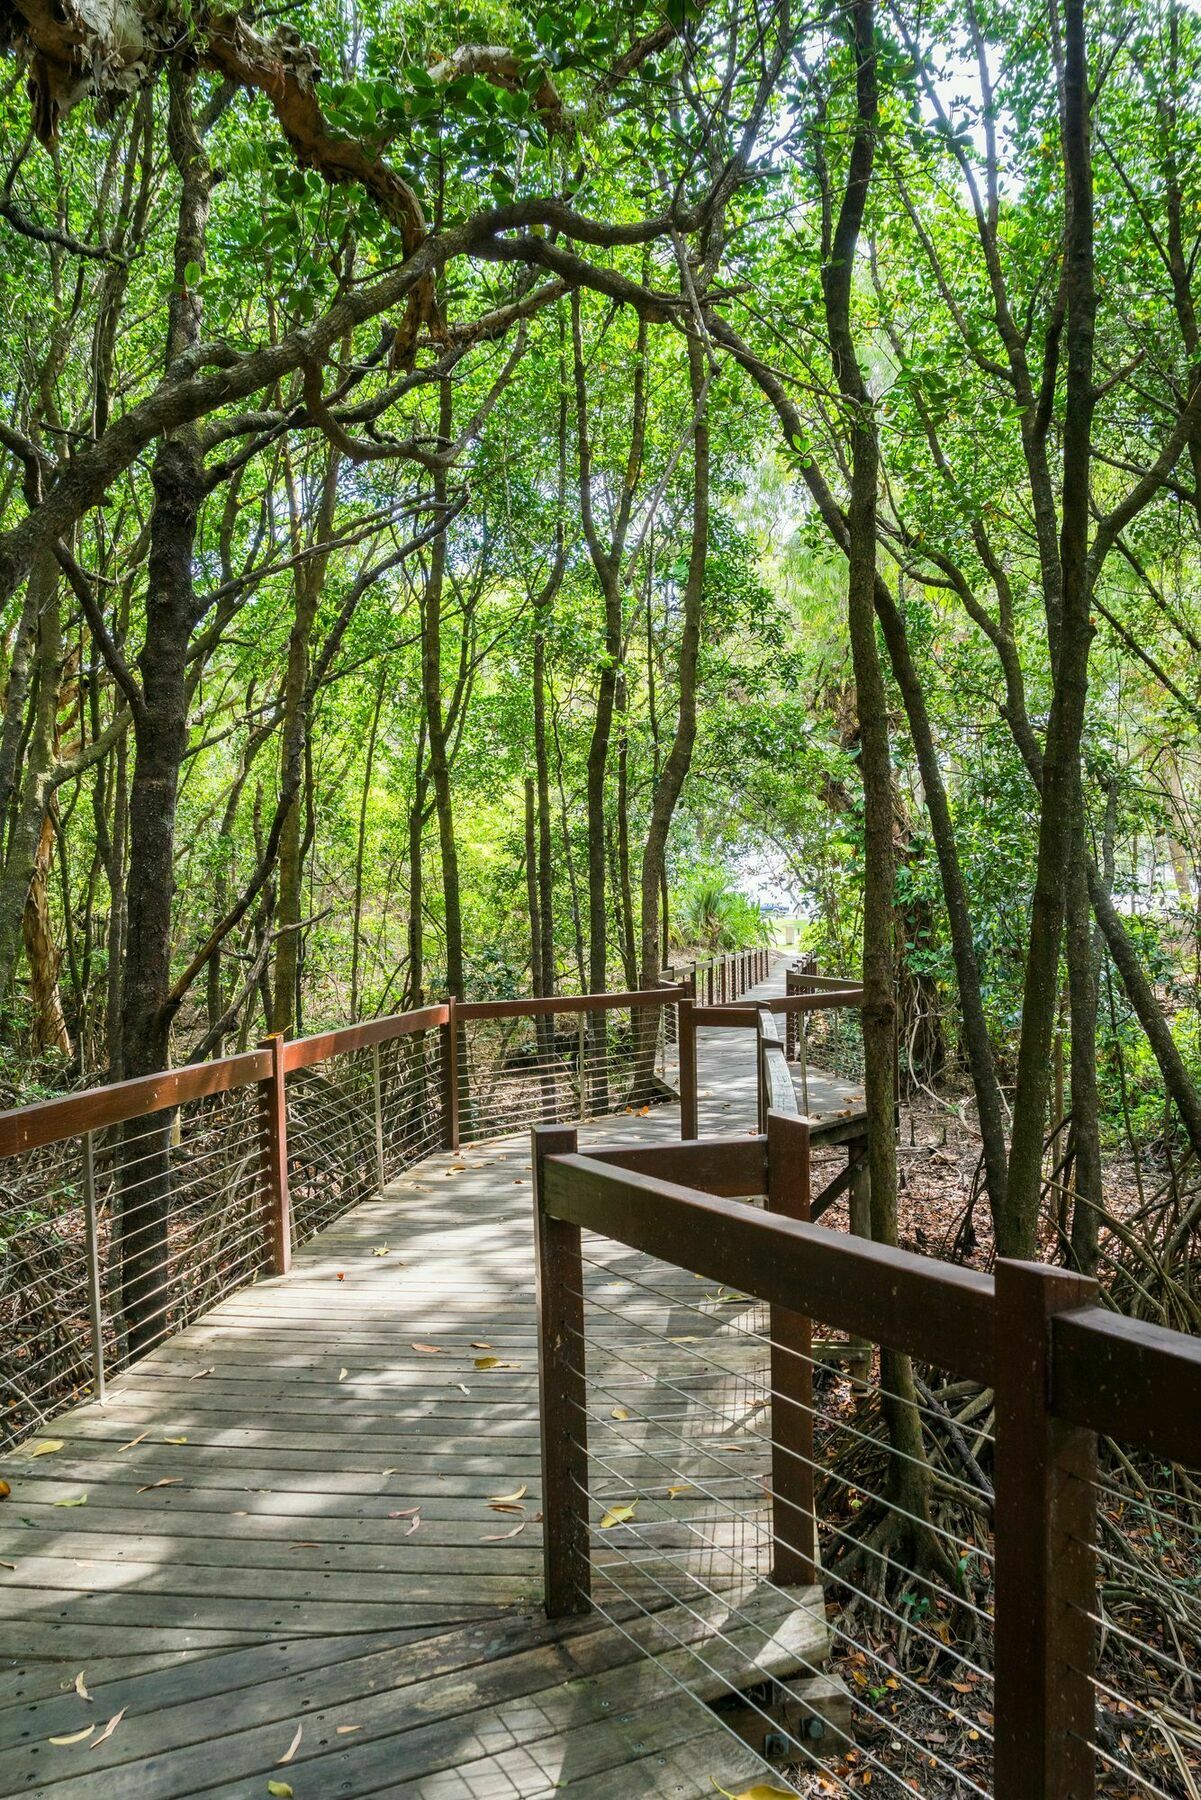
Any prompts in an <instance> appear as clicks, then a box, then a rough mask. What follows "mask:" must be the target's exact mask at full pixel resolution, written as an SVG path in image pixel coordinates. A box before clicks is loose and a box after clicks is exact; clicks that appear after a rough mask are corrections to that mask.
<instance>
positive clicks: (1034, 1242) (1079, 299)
mask: <svg viewBox="0 0 1201 1800" xmlns="http://www.w3.org/2000/svg"><path fill="white" fill-rule="evenodd" d="M1062 113H1063V141H1064V170H1065V176H1066V180H1067V189H1068V215H1067V231H1066V245H1065V265H1064V289H1065V296H1066V303H1067V318H1066V325H1065V333H1066V345H1067V351H1066V395H1065V406H1064V428H1063V488H1062V502H1061V509H1060V510H1061V524H1060V534H1059V558H1060V564H1061V569H1062V588H1061V599H1060V605H1059V616H1058V618H1055V617H1054V616H1052V615H1051V614H1049V616H1048V624H1049V626H1050V627H1051V629H1052V633H1053V638H1054V640H1055V641H1056V643H1057V648H1056V652H1055V656H1054V687H1053V691H1052V697H1051V707H1050V712H1049V715H1048V720H1047V736H1046V743H1045V746H1044V749H1043V780H1042V809H1041V813H1040V817H1039V837H1038V864H1037V870H1036V875H1035V884H1034V899H1033V904H1032V907H1031V920H1030V948H1029V953H1028V956H1027V960H1026V977H1025V984H1024V989H1023V996H1022V1031H1021V1039H1020V1042H1019V1046H1018V1059H1017V1091H1016V1094H1015V1096H1014V1109H1013V1134H1012V1139H1011V1143H1010V1151H1009V1206H1008V1208H1007V1214H1006V1217H1007V1226H1008V1229H1007V1231H1006V1234H1005V1240H1004V1241H1001V1240H1000V1239H999V1240H998V1244H997V1248H998V1250H999V1252H1000V1253H1001V1255H1002V1256H1019V1257H1032V1256H1034V1255H1036V1253H1037V1248H1038V1209H1039V1199H1040V1194H1041V1188H1042V1147H1043V1124H1044V1120H1045V1118H1046V1110H1047V1092H1048V1083H1049V1081H1050V1067H1051V1036H1052V1032H1053V1030H1054V1025H1055V1005H1056V996H1057V992H1058V970H1059V952H1060V939H1061V935H1062V927H1063V917H1064V904H1065V885H1066V886H1067V887H1068V888H1069V890H1070V881H1071V879H1072V878H1071V877H1070V876H1069V877H1068V880H1067V883H1066V884H1065V871H1066V870H1068V869H1069V865H1070V862H1071V858H1072V855H1073V852H1074V851H1075V850H1077V849H1078V848H1079V847H1080V846H1081V845H1082V836H1081V837H1080V838H1079V839H1078V838H1077V837H1076V821H1077V819H1078V818H1079V817H1081V816H1082V805H1083V801H1082V797H1081V788H1080V750H1081V738H1082V735H1083V730H1084V709H1085V701H1086V697H1087V692H1088V656H1089V646H1090V644H1091V642H1092V636H1093V628H1092V623H1091V620H1090V617H1089V611H1090V606H1089V602H1090V580H1089V568H1088V552H1089V525H1090V517H1091V515H1090V507H1089V502H1090V486H1089V470H1090V460H1089V459H1090V451H1091V434H1092V418H1093V412H1094V409H1095V404H1096V393H1095V388H1094V384H1093V337H1094V329H1095V320H1096V304H1097V302H1096V290H1095V285H1094V275H1093V204H1092V155H1091V146H1090V98H1089V92H1088V60H1087V48H1086V38H1085V22H1084V4H1083V0H1065V4H1064V70H1063V102H1062Z"/></svg>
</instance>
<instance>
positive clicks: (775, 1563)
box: [767, 1112, 817, 1587]
mask: <svg viewBox="0 0 1201 1800" xmlns="http://www.w3.org/2000/svg"><path fill="white" fill-rule="evenodd" d="M767 1210H768V1211H769V1212H773V1213H779V1214H780V1215H781V1216H782V1217H784V1218H786V1219H808V1217H809V1127H808V1125H807V1124H806V1122H805V1121H804V1119H792V1118H789V1117H788V1116H787V1114H785V1113H777V1112H769V1113H768V1115H767ZM768 1334H769V1336H770V1338H771V1391H772V1402H771V1408H772V1411H771V1457H772V1468H771V1491H772V1523H771V1529H772V1580H773V1581H775V1582H776V1583H777V1584H778V1585H779V1586H781V1587H789V1586H793V1585H798V1584H800V1585H804V1586H808V1585H810V1584H811V1583H813V1582H815V1581H816V1580H817V1520H816V1516H815V1512H814V1484H813V1460H814V1459H813V1323H812V1320H810V1319H807V1318H805V1317H804V1316H803V1315H802V1314H801V1313H794V1312H789V1311H788V1310H787V1309H786V1308H785V1307H782V1306H773V1307H772V1308H771V1310H770V1324H769V1326H768Z"/></svg>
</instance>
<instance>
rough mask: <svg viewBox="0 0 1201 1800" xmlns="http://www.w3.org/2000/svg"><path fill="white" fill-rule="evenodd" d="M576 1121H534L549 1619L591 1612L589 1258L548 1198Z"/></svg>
mask: <svg viewBox="0 0 1201 1800" xmlns="http://www.w3.org/2000/svg"><path fill="white" fill-rule="evenodd" d="M578 1141H579V1140H578V1137H577V1134H576V1132H575V1131H574V1130H573V1129H572V1128H571V1127H570V1126H563V1125H535V1126H534V1128H533V1132H532V1148H533V1172H534V1254H535V1297H536V1304H537V1311H538V1407H539V1422H540V1433H541V1437H540V1442H541V1453H542V1566H543V1576H544V1581H545V1590H546V1612H547V1616H548V1618H552V1619H562V1618H566V1617H569V1616H570V1615H572V1614H574V1613H585V1612H587V1611H588V1605H589V1595H590V1594H591V1591H592V1586H591V1582H592V1571H591V1562H590V1557H589V1550H588V1412H587V1404H588V1394H587V1387H586V1383H585V1379H584V1265H583V1261H582V1258H581V1255H580V1228H579V1226H578V1225H568V1224H566V1223H565V1222H564V1221H563V1220H562V1219H554V1218H551V1217H550V1216H549V1215H548V1214H547V1212H546V1208H545V1205H544V1196H543V1176H544V1168H545V1163H546V1158H547V1157H548V1156H572V1155H574V1154H575V1151H576V1147H577V1144H578Z"/></svg>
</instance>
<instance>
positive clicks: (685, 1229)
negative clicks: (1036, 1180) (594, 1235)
mask: <svg viewBox="0 0 1201 1800" xmlns="http://www.w3.org/2000/svg"><path fill="white" fill-rule="evenodd" d="M540 1192H541V1200H542V1205H543V1206H544V1207H545V1209H546V1210H547V1212H548V1213H549V1214H550V1215H551V1217H553V1218H556V1219H561V1220H563V1221H564V1222H565V1223H567V1224H571V1225H577V1226H582V1227H583V1228H584V1229H586V1230H588V1231H595V1232H600V1233H603V1234H604V1235H605V1236H607V1237H611V1238H616V1239H617V1240H618V1241H619V1242H621V1243H623V1244H628V1245H629V1247H630V1248H631V1249H633V1250H641V1251H642V1252H643V1253H644V1254H645V1255H647V1256H654V1257H658V1258H660V1259H661V1260H662V1261H664V1262H669V1263H674V1264H675V1265H676V1266H677V1267H678V1268H684V1269H689V1270H691V1271H692V1273H693V1274H696V1275H700V1276H703V1277H704V1278H705V1279H706V1280H709V1281H720V1282H722V1283H724V1284H725V1285H726V1286H727V1287H732V1288H737V1289H738V1290H739V1291H740V1292H741V1293H744V1294H753V1295H754V1296H755V1298H756V1299H759V1300H768V1301H774V1302H775V1303H777V1304H778V1305H781V1306H787V1307H791V1308H793V1309H794V1310H795V1311H798V1312H804V1313H807V1314H809V1315H810V1316H812V1317H814V1318H818V1319H823V1320H825V1321H826V1322H827V1323H828V1324H830V1325H832V1326H834V1327H835V1328H836V1329H838V1330H843V1331H849V1332H851V1334H852V1335H853V1336H856V1337H866V1336H869V1335H870V1336H871V1337H872V1339H873V1341H875V1342H879V1343H885V1344H888V1345H890V1346H891V1347H892V1348H893V1349H896V1350H903V1351H907V1352H908V1353H909V1355H911V1356H917V1357H920V1358H921V1359H922V1360H923V1361H925V1362H931V1363H934V1364H936V1365H937V1366H939V1367H941V1368H946V1369H950V1370H952V1371H953V1372H954V1373H955V1374H957V1375H961V1376H967V1377H968V1378H969V1379H971V1380H973V1381H982V1382H985V1383H988V1384H991V1383H992V1381H993V1379H994V1375H995V1349H994V1341H993V1281H992V1277H991V1276H988V1275H981V1274H978V1273H977V1272H976V1271H975V1270H972V1269H963V1268H960V1267H959V1266H958V1264H955V1263H940V1262H936V1261H935V1259H934V1258H933V1257H929V1256H917V1255H915V1254H914V1253H913V1252H912V1251H909V1250H894V1249H893V1248H892V1247H891V1246H890V1245H887V1244H876V1243H872V1242H871V1240H870V1239H866V1238H851V1237H843V1236H842V1235H841V1234H839V1233H836V1232H832V1231H829V1230H827V1229H826V1228H825V1227H824V1226H821V1225H807V1224H804V1223H801V1222H799V1221H797V1220H794V1219H786V1218H777V1217H775V1216H774V1215H772V1214H769V1213H762V1212H759V1211H757V1210H756V1209H755V1208H754V1207H749V1206H743V1205H741V1204H740V1203H739V1202H738V1201H737V1200H730V1199H724V1198H721V1197H720V1196H716V1195H712V1194H703V1193H700V1192H698V1191H697V1190H696V1189H694V1188H689V1187H684V1186H681V1185H680V1184H679V1183H677V1182H671V1181H664V1180H662V1179H660V1178H659V1177H657V1176H654V1175H650V1174H647V1173H645V1172H644V1171H641V1170H632V1169H618V1168H615V1167H613V1166H612V1165H611V1164H608V1163H604V1162H601V1161H600V1160H599V1159H598V1158H596V1157H593V1156H550V1157H548V1158H547V1159H546V1161H545V1165H544V1168H543V1179H542V1186H541V1190H540Z"/></svg>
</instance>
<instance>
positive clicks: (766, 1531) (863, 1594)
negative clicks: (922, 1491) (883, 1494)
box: [585, 1434, 992, 1735]
mask: <svg viewBox="0 0 1201 1800" xmlns="http://www.w3.org/2000/svg"><path fill="white" fill-rule="evenodd" d="M615 1435H619V1434H615ZM677 1441H679V1442H681V1443H683V1444H684V1445H685V1447H686V1448H687V1447H688V1440H687V1439H678V1440H677ZM640 1453H641V1454H644V1455H646V1456H648V1457H649V1458H650V1459H651V1460H652V1461H654V1462H657V1463H659V1464H660V1466H661V1467H664V1468H667V1469H670V1470H671V1471H672V1472H673V1473H675V1474H678V1475H679V1476H680V1478H681V1480H682V1481H687V1484H688V1485H689V1486H692V1487H695V1488H696V1490H697V1492H699V1493H702V1494H704V1495H705V1497H706V1498H707V1499H709V1500H711V1501H712V1503H713V1504H714V1505H715V1506H717V1507H718V1508H720V1509H721V1510H722V1512H724V1513H725V1514H726V1516H727V1517H729V1518H732V1519H737V1520H738V1521H739V1523H740V1524H742V1525H744V1526H746V1527H747V1528H748V1529H749V1530H750V1531H751V1532H754V1533H756V1534H757V1535H758V1536H759V1537H760V1538H768V1539H770V1538H771V1536H772V1533H771V1529H770V1527H769V1526H767V1525H766V1524H764V1523H763V1522H762V1521H761V1520H759V1519H757V1518H755V1516H754V1515H753V1514H750V1513H744V1512H740V1511H739V1510H738V1509H736V1508H735V1507H733V1506H731V1505H730V1504H729V1502H728V1500H727V1499H726V1498H725V1497H724V1496H722V1495H718V1494H714V1493H713V1492H712V1491H711V1490H710V1489H708V1488H706V1486H705V1484H704V1482H703V1481H702V1480H700V1479H699V1478H696V1477H694V1478H692V1479H691V1480H689V1479H688V1478H687V1477H686V1476H685V1475H684V1471H683V1470H677V1469H676V1468H675V1465H674V1464H671V1463H668V1462H666V1461H665V1460H664V1459H663V1458H662V1457H659V1456H657V1455H656V1454H655V1453H654V1452H653V1451H650V1450H646V1451H643V1452H640ZM585 1454H586V1455H587V1456H588V1458H589V1460H590V1461H592V1462H595V1463H597V1464H598V1465H599V1466H600V1467H601V1468H603V1469H604V1470H605V1471H606V1473H608V1474H610V1475H612V1476H613V1477H614V1479H615V1480H618V1481H624V1482H625V1485H626V1487H627V1489H629V1490H632V1489H633V1487H634V1484H633V1483H632V1482H630V1480H629V1478H628V1477H626V1476H623V1475H622V1473H621V1472H620V1471H619V1470H617V1469H614V1468H613V1466H612V1465H611V1464H610V1463H609V1462H607V1461H606V1459H605V1458H604V1457H603V1456H602V1455H601V1453H600V1452H599V1451H596V1450H592V1449H586V1450H585ZM882 1504H885V1505H887V1502H882ZM628 1523H630V1522H629V1521H622V1524H623V1525H626V1524H628ZM650 1523H651V1521H645V1520H644V1521H639V1523H638V1525H637V1527H635V1529H636V1530H637V1531H638V1533H639V1535H641V1534H642V1533H643V1532H644V1530H645V1529H646V1527H647V1526H648V1525H649V1524H650ZM654 1523H656V1524H658V1523H662V1524H665V1525H672V1524H675V1525H680V1526H683V1528H684V1529H685V1530H688V1531H690V1532H691V1534H692V1535H693V1536H695V1537H698V1538H699V1539H700V1540H701V1541H702V1542H703V1543H705V1545H706V1547H707V1548H709V1549H711V1550H712V1551H714V1552H715V1553H716V1555H718V1556H720V1557H723V1558H724V1559H725V1560H726V1561H729V1562H733V1563H735V1564H736V1565H737V1564H738V1557H737V1555H736V1553H735V1551H734V1549H733V1548H729V1549H728V1548H726V1546H724V1545H722V1544H719V1543H717V1542H716V1541H715V1540H713V1539H709V1538H706V1537H705V1534H704V1533H703V1532H702V1531H700V1529H699V1527H697V1526H696V1525H695V1523H694V1522H693V1521H690V1520H682V1519H675V1518H672V1517H671V1516H668V1517H667V1518H665V1519H663V1520H661V1521H654ZM826 1529H829V1528H828V1527H827V1528H826ZM838 1535H840V1536H846V1534H845V1533H839V1534H838ZM848 1541H849V1542H851V1543H852V1544H855V1545H858V1540H857V1539H854V1538H850V1539H848ZM643 1542H647V1540H646V1539H645V1537H643ZM648 1549H650V1550H652V1551H653V1552H654V1553H655V1554H657V1555H661V1556H662V1557H663V1558H664V1559H665V1560H667V1561H671V1560H672V1553H671V1552H670V1551H669V1550H668V1549H667V1548H666V1547H663V1546H656V1545H649V1544H648ZM823 1572H824V1575H825V1578H826V1579H827V1580H830V1581H835V1582H837V1583H838V1584H839V1586H841V1587H845V1588H847V1589H848V1590H849V1591H850V1592H851V1593H853V1594H856V1595H858V1596H859V1597H860V1598H861V1599H864V1600H866V1601H867V1602H868V1604H869V1605H870V1606H872V1607H873V1608H875V1610H876V1611H878V1612H880V1613H882V1614H884V1615H885V1616H886V1617H888V1618H890V1619H892V1620H893V1621H894V1623H896V1624H898V1625H901V1626H902V1627H903V1628H904V1629H905V1630H907V1631H909V1632H911V1633H912V1635H913V1636H915V1637H917V1638H920V1639H922V1640H923V1642H925V1643H928V1644H929V1645H930V1647H931V1649H933V1650H934V1651H936V1652H937V1653H938V1654H939V1655H945V1656H948V1657H950V1658H951V1659H952V1660H953V1661H955V1662H957V1663H960V1664H961V1665H962V1666H963V1667H965V1668H967V1669H970V1670H971V1671H972V1673H973V1674H975V1675H976V1676H977V1677H979V1678H980V1679H981V1680H984V1681H987V1682H989V1683H990V1684H991V1682H992V1676H991V1675H989V1674H988V1673H987V1671H986V1670H984V1669H981V1668H980V1667H979V1666H978V1665H977V1664H976V1663H974V1662H973V1661H972V1660H971V1658H970V1657H968V1656H965V1655H964V1654H963V1652H962V1651H959V1650H955V1649H953V1648H952V1647H951V1646H950V1645H949V1644H944V1643H943V1641H942V1640H941V1639H940V1638H936V1637H933V1636H932V1635H931V1634H930V1633H929V1632H927V1631H925V1630H924V1629H923V1628H922V1627H921V1626H920V1625H918V1624H917V1623H916V1622H915V1621H914V1620H913V1619H908V1618H905V1617H904V1616H903V1615H902V1614H900V1613H898V1612H896V1611H895V1610H894V1609H893V1608H892V1607H889V1606H886V1605H885V1604H884V1602H883V1601H882V1600H880V1599H877V1598H876V1597H875V1596H873V1595H871V1594H869V1593H867V1591H866V1590H865V1589H863V1588H860V1587H858V1586H856V1584H855V1583H854V1582H852V1581H848V1580H847V1579H846V1577H845V1576H843V1575H840V1574H838V1573H837V1571H835V1570H833V1569H828V1568H827V1569H825V1570H824V1571H823ZM905 1572H906V1573H907V1574H912V1573H914V1572H913V1571H910V1570H906V1571H905ZM757 1579H766V1578H764V1577H757ZM916 1579H918V1580H921V1579H922V1578H921V1577H920V1576H917V1577H916ZM777 1591H779V1592H782V1591H783V1590H782V1589H778V1590H777ZM981 1617H985V1618H986V1617H987V1615H984V1614H982V1615H981ZM988 1622H989V1623H991V1621H988ZM831 1629H834V1627H831ZM847 1641H848V1642H851V1643H855V1644H856V1647H857V1648H858V1649H861V1650H864V1652H865V1654H867V1655H869V1656H872V1657H873V1660H875V1661H878V1662H879V1663H880V1665H881V1667H883V1668H887V1669H888V1670H889V1673H890V1674H895V1675H897V1676H898V1677H899V1679H901V1680H902V1681H904V1682H906V1684H907V1685H909V1686H913V1687H914V1688H915V1691H916V1692H918V1693H920V1694H923V1695H924V1696H925V1697H927V1698H932V1697H933V1696H926V1695H925V1690H924V1689H921V1688H919V1687H917V1686H916V1684H914V1683H912V1682H910V1681H909V1678H908V1677H907V1676H905V1675H904V1674H903V1673H902V1672H901V1671H900V1670H897V1669H894V1668H893V1666H892V1665H891V1664H889V1663H886V1662H884V1660H883V1659H882V1658H880V1657H878V1656H876V1655H875V1653H874V1652H873V1651H871V1650H870V1649H868V1648H867V1647H866V1646H865V1645H862V1644H860V1643H859V1642H858V1640H856V1639H853V1638H848V1640H847ZM936 1704H937V1705H939V1706H941V1707H942V1708H943V1710H944V1711H946V1712H948V1713H949V1714H950V1715H951V1716H952V1717H954V1718H959V1719H960V1720H961V1722H962V1723H965V1724H967V1725H968V1726H969V1728H970V1729H972V1730H976V1729H978V1727H977V1726H976V1725H975V1724H974V1723H973V1722H972V1721H971V1720H966V1719H964V1718H963V1716H962V1715H961V1714H959V1713H958V1712H957V1711H956V1709H955V1707H954V1706H952V1705H950V1704H949V1703H947V1702H943V1701H936ZM985 1735H987V1733H986V1734H985Z"/></svg>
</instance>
